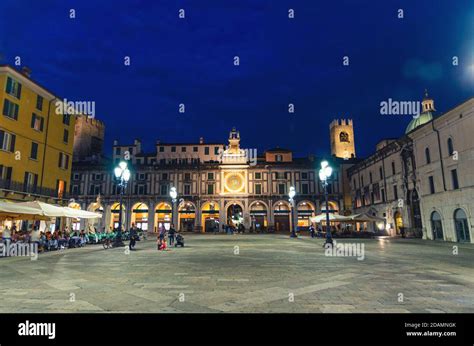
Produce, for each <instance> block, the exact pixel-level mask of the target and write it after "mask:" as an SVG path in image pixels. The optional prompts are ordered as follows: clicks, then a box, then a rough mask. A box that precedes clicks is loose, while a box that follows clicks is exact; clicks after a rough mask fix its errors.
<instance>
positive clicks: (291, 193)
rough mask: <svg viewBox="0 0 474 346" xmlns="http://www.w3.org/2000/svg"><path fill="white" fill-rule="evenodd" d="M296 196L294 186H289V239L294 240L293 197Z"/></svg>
mask: <svg viewBox="0 0 474 346" xmlns="http://www.w3.org/2000/svg"><path fill="white" fill-rule="evenodd" d="M295 195H296V190H295V187H294V186H290V191H289V192H288V197H290V199H289V201H290V210H291V226H290V231H291V234H290V237H291V238H296V232H295V225H294V222H295V218H294V215H293V213H294V211H293V210H294V205H295V200H294V197H295Z"/></svg>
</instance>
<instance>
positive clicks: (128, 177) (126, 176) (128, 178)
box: [123, 169, 130, 181]
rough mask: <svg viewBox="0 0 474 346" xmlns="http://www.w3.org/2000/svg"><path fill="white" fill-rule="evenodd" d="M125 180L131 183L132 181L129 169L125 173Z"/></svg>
mask: <svg viewBox="0 0 474 346" xmlns="http://www.w3.org/2000/svg"><path fill="white" fill-rule="evenodd" d="M123 180H125V181H129V180H130V171H129V170H128V169H126V170H125V172H123Z"/></svg>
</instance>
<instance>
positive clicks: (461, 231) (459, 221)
mask: <svg viewBox="0 0 474 346" xmlns="http://www.w3.org/2000/svg"><path fill="white" fill-rule="evenodd" d="M454 229H455V230H456V239H457V241H458V242H467V243H469V242H470V241H471V236H470V234H469V223H468V222H467V215H466V212H465V211H464V210H463V209H456V210H455V211H454Z"/></svg>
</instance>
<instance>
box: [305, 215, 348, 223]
mask: <svg viewBox="0 0 474 346" xmlns="http://www.w3.org/2000/svg"><path fill="white" fill-rule="evenodd" d="M309 219H310V220H311V222H314V223H320V222H325V221H326V213H324V214H319V215H316V216H314V217H310V218H309ZM329 221H332V222H347V221H351V218H350V217H347V216H343V215H339V214H336V213H329Z"/></svg>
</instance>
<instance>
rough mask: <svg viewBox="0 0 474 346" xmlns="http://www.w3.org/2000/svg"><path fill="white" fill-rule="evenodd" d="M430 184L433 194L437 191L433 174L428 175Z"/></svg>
mask: <svg viewBox="0 0 474 346" xmlns="http://www.w3.org/2000/svg"><path fill="white" fill-rule="evenodd" d="M428 184H429V188H430V193H431V194H433V193H435V186H434V178H433V176H429V177H428Z"/></svg>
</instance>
